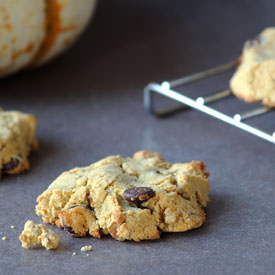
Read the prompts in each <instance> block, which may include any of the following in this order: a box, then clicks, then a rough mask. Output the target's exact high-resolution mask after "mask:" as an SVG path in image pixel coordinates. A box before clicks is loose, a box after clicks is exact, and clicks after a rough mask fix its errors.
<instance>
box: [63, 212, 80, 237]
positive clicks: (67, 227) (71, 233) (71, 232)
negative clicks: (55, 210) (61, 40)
mask: <svg viewBox="0 0 275 275" xmlns="http://www.w3.org/2000/svg"><path fill="white" fill-rule="evenodd" d="M62 225H63V227H64V229H65V230H66V231H67V232H68V233H70V235H72V236H73V237H78V234H76V233H75V232H74V230H73V229H72V227H70V226H68V225H66V223H65V221H64V217H62Z"/></svg>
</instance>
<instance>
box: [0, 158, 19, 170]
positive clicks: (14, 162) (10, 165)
mask: <svg viewBox="0 0 275 275" xmlns="http://www.w3.org/2000/svg"><path fill="white" fill-rule="evenodd" d="M19 163H20V161H19V160H18V159H13V158H12V159H11V160H10V161H9V162H7V163H4V164H3V166H2V172H3V173H5V172H9V171H11V170H13V169H15V168H16V167H17V166H18V165H19Z"/></svg>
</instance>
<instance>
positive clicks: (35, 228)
mask: <svg viewBox="0 0 275 275" xmlns="http://www.w3.org/2000/svg"><path fill="white" fill-rule="evenodd" d="M19 240H20V241H21V243H22V247H24V248H30V247H32V246H35V245H37V244H41V245H42V246H43V247H45V248H46V249H47V250H49V249H56V248H57V247H58V244H59V240H60V238H59V236H58V235H56V234H55V233H54V232H53V231H52V230H51V229H49V228H47V226H46V225H44V224H35V223H34V222H33V221H31V220H28V221H27V222H26V223H25V226H24V231H23V232H22V233H21V235H20V236H19Z"/></svg>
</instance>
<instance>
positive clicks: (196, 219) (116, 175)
mask: <svg viewBox="0 0 275 275" xmlns="http://www.w3.org/2000/svg"><path fill="white" fill-rule="evenodd" d="M208 184H209V182H208V173H207V172H205V165H204V164H203V163H202V162H201V161H192V162H191V163H185V164H183V163H179V164H171V163H168V162H165V161H164V159H163V158H162V157H161V156H160V154H158V153H152V152H149V151H139V152H137V153H135V154H134V156H133V158H127V157H123V156H110V157H107V158H104V159H102V160H100V161H98V162H96V163H94V164H91V165H90V166H87V167H83V168H75V169H73V170H70V171H68V172H64V173H63V174H61V175H60V176H59V177H58V178H57V179H56V180H55V181H54V182H53V183H52V184H51V185H50V186H49V187H48V189H47V190H46V191H44V192H43V193H42V194H41V195H40V196H39V197H38V198H37V202H38V204H37V205H36V213H37V215H39V216H42V218H43V220H44V221H45V222H47V223H52V224H56V225H57V226H58V227H61V228H65V229H66V230H67V231H69V233H70V234H72V235H73V236H78V237H81V236H85V235H86V234H90V235H91V236H94V237H96V238H100V236H101V235H102V234H110V235H112V237H113V238H115V239H116V240H119V241H124V240H134V241H140V240H146V239H158V238H159V237H160V233H161V232H181V231H186V230H189V229H193V228H197V227H200V226H201V225H202V224H203V222H204V221H205V212H204V208H205V207H206V205H207V202H208V201H209V198H208V192H209V187H208Z"/></svg>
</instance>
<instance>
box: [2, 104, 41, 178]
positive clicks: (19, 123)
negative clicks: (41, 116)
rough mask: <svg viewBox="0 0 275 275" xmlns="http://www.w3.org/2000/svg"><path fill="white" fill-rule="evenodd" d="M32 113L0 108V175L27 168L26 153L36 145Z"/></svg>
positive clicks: (18, 171) (19, 171) (34, 121)
mask: <svg viewBox="0 0 275 275" xmlns="http://www.w3.org/2000/svg"><path fill="white" fill-rule="evenodd" d="M36 125H37V122H36V119H35V117H34V116H33V115H30V114H25V113H21V112H16V111H9V112H4V111H3V110H1V109H0V176H1V174H19V173H21V172H23V171H25V170H28V169H29V162H28V158H27V157H28V155H29V153H30V151H31V150H32V149H36V148H37V146H38V143H37V140H36V139H35V132H36Z"/></svg>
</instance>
